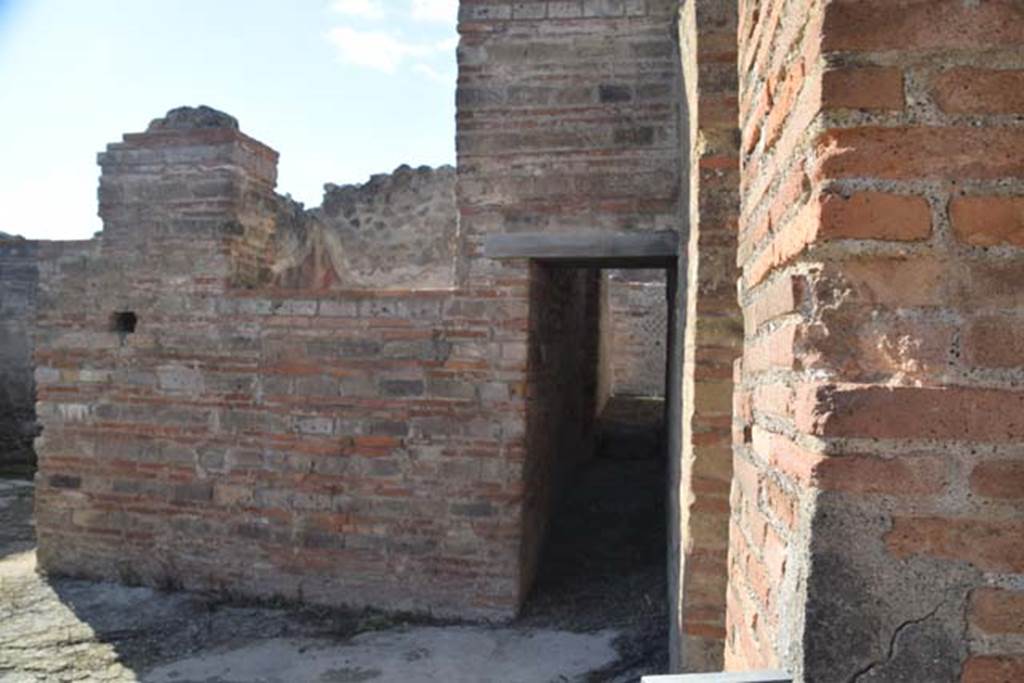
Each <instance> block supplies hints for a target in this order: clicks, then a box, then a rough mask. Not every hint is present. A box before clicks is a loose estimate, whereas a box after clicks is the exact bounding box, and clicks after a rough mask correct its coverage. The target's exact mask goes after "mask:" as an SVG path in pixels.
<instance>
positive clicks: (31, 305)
mask: <svg viewBox="0 0 1024 683" xmlns="http://www.w3.org/2000/svg"><path fill="white" fill-rule="evenodd" d="M37 251H38V244H37V243H35V242H29V241H27V240H22V239H18V238H15V239H8V238H7V237H6V236H3V235H0V465H9V464H13V465H26V464H31V463H33V462H35V454H34V453H33V451H32V440H33V439H34V438H35V434H36V415H35V386H34V383H33V380H32V361H31V358H32V340H31V330H32V319H33V317H34V315H35V309H36V285H37V284H38V281H39V271H38V268H37V266H36V259H37Z"/></svg>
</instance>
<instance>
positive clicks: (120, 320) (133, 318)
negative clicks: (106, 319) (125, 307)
mask: <svg viewBox="0 0 1024 683" xmlns="http://www.w3.org/2000/svg"><path fill="white" fill-rule="evenodd" d="M138 323H139V317H138V316H137V315H135V313H133V312H132V311H115V312H114V313H113V314H111V316H110V331H111V332H117V333H118V334H132V333H133V332H135V326H136V325H138Z"/></svg>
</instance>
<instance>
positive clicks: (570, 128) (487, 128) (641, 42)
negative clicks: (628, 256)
mask: <svg viewBox="0 0 1024 683" xmlns="http://www.w3.org/2000/svg"><path fill="white" fill-rule="evenodd" d="M674 13H675V2H673V1H667V0H647V1H646V2H632V1H631V2H604V1H600V2H595V1H591V0H571V1H569V2H564V1H554V0H552V1H550V2H547V1H539V0H533V1H530V2H511V1H510V0H463V1H462V2H461V7H460V26H459V30H460V33H461V35H462V41H461V43H460V47H459V86H458V92H457V102H458V139H457V149H458V175H459V178H458V187H457V201H458V205H459V212H460V226H459V227H460V239H461V242H462V247H463V250H464V252H463V253H464V254H465V259H463V260H461V261H460V262H459V264H458V268H459V278H460V280H459V282H460V285H461V286H463V287H466V288H468V289H470V290H477V289H483V290H485V291H488V292H493V293H494V296H496V297H498V298H499V299H500V300H501V301H509V302H515V305H516V306H517V307H518V306H528V305H529V302H528V301H527V300H525V299H523V298H522V296H523V292H529V291H533V292H534V293H536V292H539V291H543V290H544V289H546V288H548V287H549V286H550V280H549V277H550V276H551V273H548V272H547V271H546V270H544V269H543V268H537V267H534V268H532V269H531V268H530V267H529V266H528V264H527V263H525V262H520V261H502V262H496V261H489V260H487V259H485V258H482V244H483V241H484V239H485V238H486V237H487V236H488V235H491V234H508V233H515V232H543V231H572V232H587V231H634V230H675V229H678V228H679V227H680V217H679V190H680V188H679V178H680V177H681V169H680V149H679V97H678V90H679V83H678V70H679V61H678V51H677V48H676V39H675V35H674V32H673V29H672V24H673V17H674ZM581 303H582V302H581ZM552 305H555V304H554V303H553V304H552ZM588 305H589V304H588ZM485 315H486V316H487V318H488V320H489V322H490V324H491V325H492V327H493V329H494V330H495V331H496V332H499V333H500V334H501V335H502V342H503V344H505V345H506V346H507V348H509V349H510V350H511V349H523V350H525V349H531V350H535V349H537V348H538V347H537V344H538V343H540V344H544V343H545V341H544V335H543V334H542V335H540V336H539V337H538V336H536V334H535V336H534V337H533V338H531V337H530V334H529V332H530V329H528V328H527V327H524V326H523V325H522V324H521V323H520V321H507V320H505V319H504V316H503V314H502V311H500V310H499V309H496V308H491V309H488V310H487V312H486V314H485ZM532 329H533V331H534V332H535V333H536V331H537V330H538V329H541V328H538V327H536V326H535V327H533V328H532ZM605 341H606V342H607V341H608V340H607V339H606V340H605ZM531 352H532V351H531ZM599 355H600V354H599ZM605 357H607V356H605ZM602 377H603V378H604V379H605V380H607V379H608V376H607V375H602V373H600V372H599V373H598V389H597V394H598V396H599V398H600V397H601V396H602V395H603V393H604V391H605V389H604V387H605V386H606V384H607V383H602V382H601V380H602ZM518 379H519V380H520V381H524V382H525V380H526V378H525V377H519V378H518ZM570 382H571V377H570V376H563V377H562V378H560V379H556V381H549V382H548V383H547V384H546V385H545V386H547V387H548V388H549V389H554V388H558V391H550V390H546V391H543V392H541V393H539V394H536V395H535V394H534V393H532V392H531V393H530V402H527V403H526V404H524V407H525V406H528V410H527V412H528V413H529V414H531V415H532V414H540V413H543V412H544V411H545V410H550V409H551V408H550V406H549V405H548V403H549V401H550V400H551V399H552V398H553V397H561V398H560V400H563V401H570V402H572V401H576V400H578V398H577V394H576V391H578V387H574V386H573V385H572V384H571V383H570ZM567 389H568V391H567ZM531 402H532V403H531ZM562 409H563V410H572V408H571V406H564V407H563V408H562ZM523 427H524V429H525V428H526V425H525V424H524V425H523ZM529 431H530V433H531V434H533V426H532V425H531V426H530V429H529ZM539 436H541V438H540V439H539V440H538V441H535V442H533V444H536V445H531V446H530V448H529V452H530V455H529V457H530V458H534V459H536V461H537V462H542V463H543V462H557V459H558V458H560V457H564V452H561V453H560V452H558V451H549V450H548V449H550V448H552V447H553V446H554V444H555V443H556V441H555V440H552V439H545V438H543V432H542V433H541V434H540V435H539ZM531 486H533V485H532V484H531ZM556 495H557V491H553V492H552V493H551V494H550V496H556ZM550 496H549V497H550ZM533 528H536V529H543V524H542V523H540V522H538V523H536V524H535V525H534V526H533ZM526 542H527V545H528V546H531V545H532V546H533V547H536V548H539V547H540V544H541V543H542V541H541V540H540V539H539V537H538V538H536V539H530V538H527V539H526ZM524 557H526V558H531V557H535V553H533V552H526V553H525V554H524ZM526 564H527V565H528V564H529V560H527V561H526ZM530 573H531V570H530V568H529V566H527V567H525V568H524V572H523V576H524V577H528V576H529V575H530ZM524 585H525V582H524Z"/></svg>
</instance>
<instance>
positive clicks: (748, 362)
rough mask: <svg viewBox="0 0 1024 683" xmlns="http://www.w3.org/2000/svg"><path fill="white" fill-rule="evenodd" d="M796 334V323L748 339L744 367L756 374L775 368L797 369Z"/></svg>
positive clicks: (744, 351)
mask: <svg viewBox="0 0 1024 683" xmlns="http://www.w3.org/2000/svg"><path fill="white" fill-rule="evenodd" d="M796 334H797V328H796V325H785V326H783V327H779V328H777V329H774V330H772V331H771V332H768V333H766V334H762V335H761V336H760V337H758V338H757V339H754V340H748V341H747V343H746V344H745V345H744V347H743V367H744V368H745V369H746V372H748V373H750V374H751V375H755V374H757V373H759V372H765V371H767V370H771V369H773V368H776V369H780V370H793V369H796V367H795V365H796V364H797V362H798V361H797V359H796V357H795V355H794V352H795V348H794V342H795V338H796Z"/></svg>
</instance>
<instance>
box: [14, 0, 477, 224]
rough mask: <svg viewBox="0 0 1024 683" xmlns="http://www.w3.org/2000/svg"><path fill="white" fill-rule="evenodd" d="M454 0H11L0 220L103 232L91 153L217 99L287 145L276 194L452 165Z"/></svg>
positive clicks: (304, 196) (299, 195) (281, 146)
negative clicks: (407, 168)
mask: <svg viewBox="0 0 1024 683" xmlns="http://www.w3.org/2000/svg"><path fill="white" fill-rule="evenodd" d="M457 5H458V2H457V0H0V156H2V163H0V232H8V233H15V234H22V235H25V236H26V237H33V238H39V239H80V238H85V237H89V236H91V235H92V233H93V232H95V231H96V230H98V229H99V228H100V220H99V218H97V217H96V186H97V182H98V181H97V178H98V168H97V166H96V153H97V152H98V151H100V150H102V149H103V147H104V146H106V144H107V143H108V142H113V141H117V140H119V139H120V137H121V135H122V134H123V133H125V132H135V131H141V130H144V129H145V127H146V126H147V125H148V123H149V121H150V120H152V119H154V118H156V117H158V116H161V115H162V114H163V113H164V112H166V111H167V110H168V109H172V108H174V107H177V106H181V105H186V104H188V105H198V104H207V105H210V106H212V107H215V108H217V109H221V110H223V111H226V112H228V113H230V114H232V115H233V116H235V117H236V118H237V119H238V120H239V122H240V123H241V127H242V130H243V131H244V132H246V133H247V134H249V135H251V136H253V137H255V138H257V139H258V140H260V141H262V142H264V143H266V144H268V145H270V146H271V147H273V148H274V149H276V150H277V151H278V152H280V153H281V161H280V166H279V179H278V191H279V192H282V193H290V194H291V195H292V196H293V197H295V198H296V199H298V200H299V201H302V202H305V203H306V205H307V206H316V205H318V204H319V203H320V200H321V196H322V188H323V184H324V183H326V182H333V183H339V184H342V183H352V182H363V181H365V180H366V179H367V178H368V177H369V176H370V174H372V173H382V172H389V171H391V170H393V169H394V168H395V167H396V166H398V165H399V164H401V163H409V164H412V165H419V164H430V165H438V164H442V163H453V161H454V158H455V140H454V136H455V76H456V67H455V46H456V39H457V36H456V32H455V25H456V16H455V15H456V11H457Z"/></svg>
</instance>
